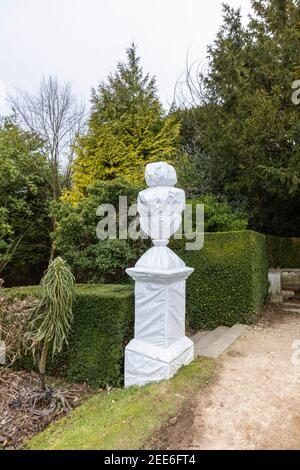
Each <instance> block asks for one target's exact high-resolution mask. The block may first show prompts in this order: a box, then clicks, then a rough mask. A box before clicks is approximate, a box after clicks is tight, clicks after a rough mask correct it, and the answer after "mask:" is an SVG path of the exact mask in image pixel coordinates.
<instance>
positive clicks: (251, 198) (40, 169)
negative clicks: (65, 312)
mask: <svg viewBox="0 0 300 470" xmlns="http://www.w3.org/2000/svg"><path fill="white" fill-rule="evenodd" d="M252 7H253V15H252V17H251V18H249V21H248V24H247V25H246V26H244V25H243V24H242V20H241V14H240V11H239V10H233V9H231V8H230V7H228V6H224V15H223V24H222V26H221V28H220V30H219V33H218V34H217V37H216V39H215V41H214V43H213V44H212V45H211V46H209V47H208V64H207V66H206V69H205V70H204V68H203V67H201V66H199V67H196V68H195V66H191V67H189V68H188V69H187V70H186V72H185V77H184V80H181V81H179V83H178V85H177V88H176V93H175V97H176V99H175V101H174V103H173V105H172V107H171V109H170V111H169V112H168V113H166V112H165V111H164V110H163V107H162V105H161V103H160V101H159V99H158V95H157V89H156V82H155V78H154V77H150V76H149V75H148V74H145V73H144V72H143V70H142V68H141V65H140V58H139V57H138V55H137V51H136V46H135V45H131V47H130V48H129V49H128V50H127V61H126V62H125V63H119V64H118V66H117V68H116V71H115V72H114V73H112V74H110V75H109V76H108V77H107V79H106V80H105V81H104V82H100V84H99V86H98V87H97V89H95V90H94V89H93V90H92V93H91V110H90V112H89V113H86V111H85V109H84V107H83V106H82V105H81V104H80V103H79V101H78V99H77V98H76V96H74V94H73V92H72V89H71V86H70V84H60V83H59V82H58V81H57V80H56V79H54V78H53V77H49V78H45V79H43V81H42V83H41V86H40V90H39V92H38V93H37V94H35V95H31V94H29V93H27V92H24V91H16V93H15V94H14V95H13V96H11V97H10V98H9V100H10V103H11V107H12V114H11V116H10V117H7V118H3V119H2V120H1V125H0V277H4V278H5V281H6V285H10V284H18V283H34V282H37V281H38V280H39V278H40V277H41V274H42V272H43V270H44V269H45V267H46V266H47V264H48V261H49V259H52V258H53V256H54V254H55V253H58V254H61V255H62V256H63V257H65V258H66V259H67V261H68V262H69V263H70V264H71V266H72V268H73V270H74V272H75V274H76V277H77V280H82V281H91V280H93V281H99V280H103V279H104V280H106V279H109V280H110V281H111V280H120V279H122V275H123V268H124V267H125V266H127V265H128V264H129V263H133V262H134V260H135V259H136V258H137V257H138V256H139V253H140V251H141V250H142V249H144V248H143V246H142V245H141V244H139V243H132V242H127V241H124V240H110V241H102V242H101V241H99V240H98V239H97V238H96V233H95V227H96V224H97V218H96V212H95V209H96V207H97V206H98V205H99V204H100V203H102V202H105V203H106V202H110V203H114V201H116V200H117V197H118V195H119V194H122V195H126V194H127V195H128V196H129V199H130V200H134V199H135V198H136V195H137V192H138V191H139V189H140V188H141V187H143V184H144V183H143V171H144V167H145V165H146V164H147V163H149V162H152V161H157V160H161V159H163V160H168V161H170V162H171V163H173V164H174V165H175V166H176V168H177V171H178V175H179V184H180V185H181V186H182V187H183V188H184V189H186V191H187V193H188V197H189V198H190V199H191V200H194V203H196V201H197V202H204V203H205V205H206V216H207V218H206V230H211V231H217V230H223V231H226V230H238V229H242V228H246V227H248V228H251V229H254V230H257V231H261V232H264V233H270V234H275V235H284V236H300V210H299V209H300V198H299V196H300V154H299V136H300V120H299V113H300V106H296V105H295V104H294V103H293V102H292V100H291V97H292V93H293V90H292V83H293V82H294V81H295V80H297V79H299V78H300V64H299V50H300V28H299V24H300V2H299V1H298V0H260V1H252Z"/></svg>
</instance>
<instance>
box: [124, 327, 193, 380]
mask: <svg viewBox="0 0 300 470" xmlns="http://www.w3.org/2000/svg"><path fill="white" fill-rule="evenodd" d="M193 359H194V343H193V341H191V340H190V339H189V338H187V337H186V336H184V337H183V338H181V339H180V340H179V341H177V342H176V343H174V344H173V345H172V346H170V347H169V348H166V349H165V348H161V347H159V346H153V345H152V344H149V343H145V342H144V341H139V340H137V339H133V340H132V341H130V343H129V344H128V345H127V346H126V349H125V388H128V387H131V386H132V385H139V386H142V385H146V384H147V383H151V382H160V381H161V380H166V379H170V378H171V377H173V375H175V374H176V372H177V371H178V369H180V367H182V366H185V365H187V364H190V363H191V362H192V361H193Z"/></svg>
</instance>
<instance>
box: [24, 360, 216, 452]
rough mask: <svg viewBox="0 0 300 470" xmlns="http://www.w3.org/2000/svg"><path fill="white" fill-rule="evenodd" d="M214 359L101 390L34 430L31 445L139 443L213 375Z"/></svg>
mask: <svg viewBox="0 0 300 470" xmlns="http://www.w3.org/2000/svg"><path fill="white" fill-rule="evenodd" d="M214 370H215V367H214V361H213V360H211V359H206V358H201V359H197V360H196V361H194V362H193V363H192V364H190V365H189V366H186V367H183V368H182V369H181V370H180V371H179V373H178V374H177V375H176V376H175V377H173V378H172V379H171V380H169V381H164V382H160V383H158V384H151V385H147V386H146V387H142V388H137V387H132V388H130V389H128V390H123V389H117V390H113V391H111V392H110V393H100V394H98V395H95V396H94V397H93V398H91V399H90V400H88V401H87V402H86V403H85V404H83V405H82V406H80V407H78V408H76V409H75V410H73V411H72V412H71V413H70V414H68V415H67V416H65V417H64V418H62V419H60V420H59V421H56V422H54V423H53V424H51V425H50V426H49V427H48V428H47V429H46V430H45V431H43V432H42V433H40V434H38V435H36V436H35V437H34V438H33V439H32V440H31V441H29V442H28V443H27V445H26V446H25V448H27V449H32V450H68V449H71V450H107V449H115V450H118V449H120V450H125V449H126V450H127V449H128V450H130V449H139V448H141V447H143V446H145V443H146V442H147V440H148V439H150V437H151V436H152V435H153V433H154V432H155V431H157V430H158V429H159V428H160V427H161V426H162V425H164V424H166V423H167V421H168V420H169V419H170V418H171V417H173V416H176V415H177V414H178V413H179V412H180V410H181V409H182V407H183V405H185V404H186V403H187V402H188V401H189V400H191V399H192V397H193V395H194V393H195V392H197V391H198V390H199V388H200V387H202V386H203V385H205V384H207V383H209V382H210V381H211V380H212V378H213V375H214Z"/></svg>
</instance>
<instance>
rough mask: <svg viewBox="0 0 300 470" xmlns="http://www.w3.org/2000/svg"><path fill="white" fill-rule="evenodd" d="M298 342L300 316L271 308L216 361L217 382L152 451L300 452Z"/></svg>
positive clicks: (156, 440) (160, 436)
mask: <svg viewBox="0 0 300 470" xmlns="http://www.w3.org/2000/svg"><path fill="white" fill-rule="evenodd" d="M297 340H300V315H299V314H298V315H297V314H290V313H286V312H284V311H282V310H280V308H278V307H268V308H267V309H266V311H265V315H264V317H263V319H262V320H261V321H260V322H259V323H258V324H257V325H255V326H251V327H249V328H248V329H247V330H246V331H245V333H244V334H243V335H242V336H241V337H240V338H239V339H238V340H237V341H236V342H235V343H234V344H233V345H232V346H231V347H230V348H229V349H228V350H227V351H226V352H225V353H224V354H223V355H222V356H221V357H220V358H219V359H218V360H217V361H216V362H217V366H218V372H217V374H216V378H215V380H214V382H213V383H212V384H211V385H209V386H207V387H205V388H202V389H201V390H199V393H198V394H197V395H196V396H195V397H192V399H191V401H190V403H189V404H188V405H187V406H186V407H185V408H184V409H183V410H182V412H181V414H180V415H179V416H178V417H177V420H175V422H173V423H172V424H171V423H170V424H169V425H168V426H166V427H164V428H163V429H161V430H160V431H159V432H158V433H157V434H156V435H155V436H154V437H153V439H152V441H151V442H150V443H149V448H152V449H154V448H156V449H199V450H207V449H218V450H221V449H222V450H236V449H242V450H243V449H256V450H260V449H261V450H263V449H276V450H281V449H300V393H299V391H300V353H299V355H298V360H299V365H295V364H293V362H292V355H293V353H294V349H293V347H292V345H293V343H294V341H297ZM299 344H300V343H299ZM299 350H300V349H299Z"/></svg>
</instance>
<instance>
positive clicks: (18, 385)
mask: <svg viewBox="0 0 300 470" xmlns="http://www.w3.org/2000/svg"><path fill="white" fill-rule="evenodd" d="M48 383H49V386H50V389H51V390H54V391H55V394H54V398H52V399H49V401H48V400H46V401H45V400H44V401H43V402H38V401H37V398H36V397H38V396H39V395H40V390H39V379H38V375H37V374H35V373H29V372H24V371H20V372H16V371H12V370H9V369H7V370H5V371H2V373H1V374H0V449H1V447H4V448H6V449H18V448H20V447H21V446H22V443H23V442H24V441H25V440H27V439H30V438H31V437H32V436H34V435H35V434H37V433H38V432H40V431H42V430H43V429H45V427H46V426H47V425H48V424H50V423H51V421H54V420H55V419H57V418H59V417H61V416H63V415H64V414H66V413H67V412H69V411H70V410H71V409H72V408H74V407H76V406H78V405H80V404H81V403H82V402H83V401H84V400H85V399H86V398H88V397H90V396H91V395H92V394H93V393H95V390H92V389H90V388H89V387H88V386H87V385H84V384H66V383H62V382H61V381H58V380H57V379H53V378H52V379H49V380H48Z"/></svg>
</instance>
